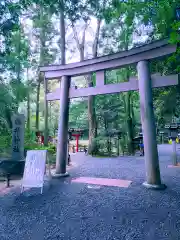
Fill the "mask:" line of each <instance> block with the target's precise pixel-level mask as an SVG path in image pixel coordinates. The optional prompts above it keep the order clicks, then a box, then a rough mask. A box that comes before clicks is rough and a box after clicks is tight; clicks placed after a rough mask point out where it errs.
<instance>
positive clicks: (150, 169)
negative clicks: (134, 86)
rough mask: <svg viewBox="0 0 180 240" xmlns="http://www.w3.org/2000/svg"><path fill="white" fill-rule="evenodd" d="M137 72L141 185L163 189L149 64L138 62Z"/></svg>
mask: <svg viewBox="0 0 180 240" xmlns="http://www.w3.org/2000/svg"><path fill="white" fill-rule="evenodd" d="M137 71H138V80H139V93H140V110H141V123H142V130H143V140H144V152H145V167H146V180H147V181H146V182H145V183H144V184H143V185H144V186H146V187H148V188H154V189H164V188H166V186H165V185H164V184H162V183H161V177H160V169H159V158H158V150H157V141H156V125H155V117H154V110H153V97H152V86H151V75H150V70H149V62H148V61H140V62H139V63H138V64H137Z"/></svg>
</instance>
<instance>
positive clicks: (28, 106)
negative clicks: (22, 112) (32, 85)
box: [27, 93, 31, 134]
mask: <svg viewBox="0 0 180 240" xmlns="http://www.w3.org/2000/svg"><path fill="white" fill-rule="evenodd" d="M30 114H31V113H30V96H29V93H28V96H27V131H28V134H29V133H30V130H31V125H30V124H31V123H30Z"/></svg>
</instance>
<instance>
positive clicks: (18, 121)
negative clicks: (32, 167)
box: [12, 114, 25, 161]
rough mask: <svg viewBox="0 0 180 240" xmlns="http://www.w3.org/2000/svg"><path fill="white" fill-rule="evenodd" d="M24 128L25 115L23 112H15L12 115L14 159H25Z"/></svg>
mask: <svg viewBox="0 0 180 240" xmlns="http://www.w3.org/2000/svg"><path fill="white" fill-rule="evenodd" d="M24 128H25V117H24V115H23V114H15V115H13V117H12V159H13V160H17V161H18V160H23V159H24Z"/></svg>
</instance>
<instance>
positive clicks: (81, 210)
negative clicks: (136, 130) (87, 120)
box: [0, 146, 180, 240]
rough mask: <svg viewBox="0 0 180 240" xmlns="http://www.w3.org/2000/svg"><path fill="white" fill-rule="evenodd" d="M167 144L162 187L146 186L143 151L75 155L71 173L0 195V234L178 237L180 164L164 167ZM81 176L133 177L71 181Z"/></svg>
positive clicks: (93, 239)
mask: <svg viewBox="0 0 180 240" xmlns="http://www.w3.org/2000/svg"><path fill="white" fill-rule="evenodd" d="M169 154H170V148H169V146H168V147H167V146H161V147H160V155H161V156H160V165H161V175H162V180H163V182H164V183H165V184H167V186H168V188H167V189H166V190H164V191H153V190H148V189H146V188H144V187H143V186H142V183H143V181H144V179H145V173H144V160H143V158H141V157H136V158H135V157H121V158H112V159H111V158H99V159H97V158H91V157H88V156H87V157H86V156H84V154H83V153H81V154H76V155H74V156H73V162H75V163H76V166H75V167H73V168H71V169H70V173H71V177H69V178H66V179H64V180H63V179H62V180H58V179H54V180H53V181H52V184H51V186H50V187H49V186H45V188H44V192H43V194H42V195H41V194H39V192H40V191H38V190H28V191H26V192H25V193H23V194H20V193H19V189H18V188H16V190H14V191H11V192H10V193H9V194H7V195H5V196H1V197H0V239H1V240H8V239H13V240H16V239H17V240H29V239H32V240H36V239H38V240H61V239H65V240H71V239H72V240H113V239H114V240H131V239H137V240H141V239H142V240H161V239H162V240H166V239H167V240H169V239H173V240H176V239H177V240H178V239H180V217H179V216H180V168H168V167H167V166H168V165H169V164H171V162H170V157H169ZM80 177H88V179H89V178H98V179H99V178H101V179H102V178H106V179H121V180H128V181H132V183H131V185H130V186H129V187H127V188H126V187H122V188H121V187H113V186H104V185H93V184H88V183H87V184H85V183H80V182H72V181H71V180H72V179H77V178H80Z"/></svg>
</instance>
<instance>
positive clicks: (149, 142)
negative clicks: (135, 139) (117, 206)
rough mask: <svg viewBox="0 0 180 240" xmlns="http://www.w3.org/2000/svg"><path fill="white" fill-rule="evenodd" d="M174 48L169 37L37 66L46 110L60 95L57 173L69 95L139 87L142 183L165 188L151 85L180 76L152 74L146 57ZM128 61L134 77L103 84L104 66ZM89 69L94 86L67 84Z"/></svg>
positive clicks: (61, 169) (62, 166)
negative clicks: (53, 83)
mask: <svg viewBox="0 0 180 240" xmlns="http://www.w3.org/2000/svg"><path fill="white" fill-rule="evenodd" d="M176 49H177V46H176V45H173V44H169V41H168V39H163V40H159V41H155V42H152V43H150V44H146V45H143V46H141V47H137V48H133V49H131V50H128V51H123V52H118V53H115V54H111V55H106V56H102V57H97V58H94V59H89V60H85V61H83V62H77V63H71V64H66V65H51V66H42V67H40V72H43V73H44V79H45V81H44V82H45V91H46V92H45V93H46V94H45V96H46V97H45V109H46V111H47V101H52V100H59V99H60V118H59V127H58V145H57V146H58V147H57V158H56V174H55V176H56V177H62V176H67V175H68V173H67V172H66V158H67V141H68V139H67V136H68V115H69V98H75V97H85V96H86V97H87V96H91V95H99V94H112V93H120V92H127V91H134V90H139V94H140V111H141V124H142V131H143V140H144V151H145V166H146V181H145V182H144V183H143V185H144V186H146V187H148V188H156V189H164V188H165V187H166V186H165V185H164V184H162V183H161V176H160V169H159V158H158V150H157V142H156V126H155V118H154V110H153V99H152V88H157V87H166V86H171V85H178V84H179V78H178V75H169V76H161V75H160V74H155V75H152V76H151V74H150V70H149V61H150V60H152V59H157V58H161V57H164V56H166V55H170V54H173V53H175V52H176ZM131 64H136V65H137V76H138V77H137V78H130V80H129V82H123V83H116V84H107V85H106V84H105V71H106V70H112V69H117V68H121V67H124V66H127V65H131ZM92 72H93V73H96V86H95V87H88V88H81V89H75V88H70V82H71V77H73V76H79V75H85V74H89V73H92ZM58 78H61V84H60V88H58V89H56V91H54V92H51V93H48V92H47V80H49V79H58ZM47 123H48V119H47V116H46V119H45V125H46V127H47ZM46 135H47V134H46Z"/></svg>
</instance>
